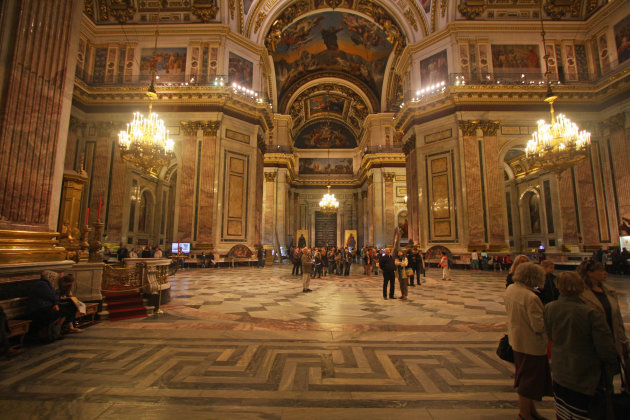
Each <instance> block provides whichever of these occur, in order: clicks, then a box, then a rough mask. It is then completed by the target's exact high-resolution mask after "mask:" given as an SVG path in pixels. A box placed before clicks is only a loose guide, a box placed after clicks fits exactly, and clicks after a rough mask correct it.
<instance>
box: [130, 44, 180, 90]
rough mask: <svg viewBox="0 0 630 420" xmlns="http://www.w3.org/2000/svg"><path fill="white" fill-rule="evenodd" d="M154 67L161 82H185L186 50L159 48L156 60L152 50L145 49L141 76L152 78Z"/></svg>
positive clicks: (141, 60) (142, 56) (156, 52)
mask: <svg viewBox="0 0 630 420" xmlns="http://www.w3.org/2000/svg"><path fill="white" fill-rule="evenodd" d="M153 66H155V74H156V75H157V76H159V78H160V82H167V83H168V82H173V83H181V82H183V81H184V76H185V74H186V48H158V49H157V50H156V51H155V58H153V49H152V48H143V49H142V53H141V55H140V74H141V75H142V78H143V79H145V80H146V79H149V78H150V77H151V69H152V68H153Z"/></svg>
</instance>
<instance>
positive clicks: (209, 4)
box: [192, 0, 219, 23]
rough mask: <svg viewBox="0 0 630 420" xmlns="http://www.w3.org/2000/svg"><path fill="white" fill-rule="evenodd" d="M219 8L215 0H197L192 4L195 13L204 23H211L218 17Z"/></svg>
mask: <svg viewBox="0 0 630 420" xmlns="http://www.w3.org/2000/svg"><path fill="white" fill-rule="evenodd" d="M218 11H219V8H218V7H217V5H216V1H215V0H203V1H199V0H197V1H196V2H195V4H194V5H193V6H192V13H193V15H195V16H197V17H198V18H199V19H201V21H202V22H203V23H209V22H211V21H213V20H214V19H215V18H216V17H217V12H218Z"/></svg>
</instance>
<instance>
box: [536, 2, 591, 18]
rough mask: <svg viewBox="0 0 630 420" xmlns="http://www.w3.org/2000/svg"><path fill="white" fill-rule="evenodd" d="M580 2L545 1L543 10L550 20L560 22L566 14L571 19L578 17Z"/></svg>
mask: <svg viewBox="0 0 630 420" xmlns="http://www.w3.org/2000/svg"><path fill="white" fill-rule="evenodd" d="M581 6H582V2H581V1H580V0H569V2H567V0H560V1H558V0H547V2H546V3H545V6H544V9H545V12H547V14H548V15H549V16H551V19H553V20H560V19H561V18H563V17H565V16H566V15H567V14H569V15H571V16H572V17H578V16H579V15H580V7H581Z"/></svg>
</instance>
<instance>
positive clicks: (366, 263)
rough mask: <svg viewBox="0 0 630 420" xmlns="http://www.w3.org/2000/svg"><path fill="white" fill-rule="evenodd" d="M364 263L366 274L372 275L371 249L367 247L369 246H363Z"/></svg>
mask: <svg viewBox="0 0 630 420" xmlns="http://www.w3.org/2000/svg"><path fill="white" fill-rule="evenodd" d="M362 254H363V265H364V268H365V275H366V276H369V275H370V267H372V261H370V254H371V253H370V251H369V250H368V249H367V247H365V246H364V247H363V251H362Z"/></svg>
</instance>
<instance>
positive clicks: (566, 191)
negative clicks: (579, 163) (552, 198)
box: [558, 169, 579, 250]
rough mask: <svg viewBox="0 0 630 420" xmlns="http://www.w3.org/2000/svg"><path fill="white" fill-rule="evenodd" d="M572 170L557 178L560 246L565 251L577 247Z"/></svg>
mask: <svg viewBox="0 0 630 420" xmlns="http://www.w3.org/2000/svg"><path fill="white" fill-rule="evenodd" d="M574 189H575V183H574V178H573V170H572V169H567V170H566V171H564V172H562V173H561V174H560V175H559V176H558V191H559V193H560V194H559V195H560V215H561V218H562V245H563V246H564V247H565V250H569V247H574V246H577V245H578V242H579V240H578V219H577V208H576V207H575V194H574Z"/></svg>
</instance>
